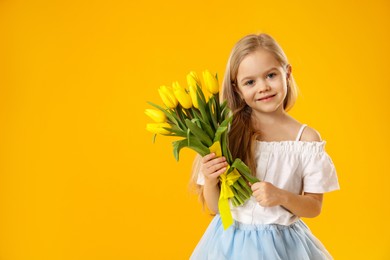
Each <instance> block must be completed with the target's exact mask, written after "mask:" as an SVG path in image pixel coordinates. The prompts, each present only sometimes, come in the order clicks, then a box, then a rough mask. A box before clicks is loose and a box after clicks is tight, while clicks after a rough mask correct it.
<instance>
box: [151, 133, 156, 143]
mask: <svg viewBox="0 0 390 260" xmlns="http://www.w3.org/2000/svg"><path fill="white" fill-rule="evenodd" d="M156 136H157V134H154V135H153V137H152V143H155V142H156Z"/></svg>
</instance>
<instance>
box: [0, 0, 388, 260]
mask: <svg viewBox="0 0 390 260" xmlns="http://www.w3.org/2000/svg"><path fill="white" fill-rule="evenodd" d="M389 11H390V5H389V3H388V2H387V1H351V0H349V1H335V0H330V1H248V0H243V1H194V2H187V1H155V2H150V1H144V2H140V1H119V0H115V1H108V2H107V1H74V0H69V1H47V0H46V1H45V0H37V1H8V0H3V1H1V2H0V37H1V38H0V259H5V260H14V259H28V260H30V259H31V260H33V259H34V260H35V259H39V260H43V259H50V260H52V259H58V260H60V259H74V260H76V259H83V260H85V259H188V257H189V255H190V254H191V252H192V250H193V248H194V247H195V245H196V244H197V242H198V241H199V239H200V237H201V236H202V234H203V232H204V230H205V229H206V227H207V225H208V223H209V222H210V216H208V215H207V213H205V212H202V209H201V206H200V204H199V203H198V202H197V198H196V196H195V195H194V194H192V193H190V192H189V191H188V186H187V184H188V180H189V177H190V170H191V163H192V159H193V157H194V153H193V152H192V151H189V150H184V151H183V152H182V154H181V160H180V162H179V163H177V162H175V160H174V158H173V154H172V152H171V141H172V139H171V138H167V137H158V138H157V142H156V143H155V144H152V134H150V133H148V132H146V130H145V124H146V123H147V122H150V120H149V119H148V118H147V117H146V116H145V115H144V114H143V111H144V109H146V108H150V106H149V105H147V103H146V101H152V102H156V103H160V99H159V96H158V93H157V88H158V87H159V86H160V85H163V84H165V85H169V84H171V82H172V81H174V80H178V81H179V82H180V83H181V84H183V85H184V84H185V76H186V75H187V73H188V72H189V71H190V70H195V71H197V72H198V73H200V72H201V71H202V70H204V69H209V70H211V71H212V72H218V73H219V75H220V78H222V76H223V73H224V69H225V64H226V61H227V58H228V55H229V53H230V50H231V48H232V47H233V45H234V43H235V42H236V41H237V40H238V39H239V38H241V37H242V36H244V35H246V34H248V33H259V32H266V33H269V34H271V35H272V36H273V37H274V38H275V39H276V40H277V41H278V42H279V43H280V45H281V46H282V47H283V49H284V50H285V52H286V54H287V56H288V58H289V61H290V63H291V64H292V67H293V75H294V76H295V79H296V81H297V83H298V86H299V88H300V93H301V95H300V97H299V99H298V102H297V103H296V105H295V107H294V108H293V110H292V111H291V115H293V116H294V117H295V118H296V119H298V120H299V121H300V122H302V123H307V124H309V125H310V126H312V127H314V128H315V129H317V130H318V131H319V132H320V133H321V135H322V138H323V139H325V140H327V146H326V149H327V151H328V153H329V154H330V155H331V157H332V159H333V161H334V163H335V165H336V169H337V171H338V176H339V180H340V185H341V190H340V191H337V192H333V193H329V194H327V195H326V196H325V201H324V206H323V212H322V214H321V215H320V216H319V217H317V218H315V219H305V221H306V223H307V224H308V225H309V226H310V228H311V229H312V231H313V233H314V234H315V235H316V236H317V237H318V238H319V239H320V240H321V241H322V242H323V243H324V244H325V246H326V247H327V248H328V250H329V251H330V252H331V253H332V254H333V256H334V257H335V259H389V258H390V249H389V244H390V243H389V242H390V241H389V236H388V234H389V232H390V228H389V225H388V224H387V221H386V220H387V219H388V216H389V211H390V207H389V205H390V203H389V199H390V195H389V183H390V177H389V176H390V171H389V164H388V161H389V159H388V155H389V153H388V149H389V145H390V143H389V137H388V133H389V130H390V129H389V118H390V117H389V112H390V110H389V108H388V106H387V104H388V103H387V102H388V99H389V94H390V91H389V88H390V84H389V83H390V80H389V77H388V75H389V73H388V67H389V66H388V64H389V60H390V51H389V47H388V46H389V44H390V41H389V38H390V33H389V32H390V30H389V22H390V16H389V13H390V12H389Z"/></svg>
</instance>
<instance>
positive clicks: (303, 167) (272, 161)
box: [197, 124, 340, 225]
mask: <svg viewBox="0 0 390 260" xmlns="http://www.w3.org/2000/svg"><path fill="white" fill-rule="evenodd" d="M305 126H306V125H305V124H304V125H302V127H301V129H300V130H299V133H298V135H297V138H296V140H295V141H280V142H263V141H257V142H256V150H255V151H256V155H255V158H256V162H257V172H256V177H257V178H258V179H260V180H262V181H266V182H270V183H272V184H273V185H275V186H276V187H278V188H281V189H284V190H288V191H290V192H293V193H295V194H302V192H311V193H324V192H329V191H334V190H338V189H340V187H339V183H338V179H337V174H336V169H335V167H334V164H333V162H332V159H331V158H330V157H329V155H328V154H327V153H326V151H325V144H326V141H320V142H305V141H299V139H300V137H301V134H302V131H303V129H304V127H305ZM197 183H198V184H199V185H204V175H203V173H202V172H200V173H199V175H198V180H197ZM230 208H231V212H232V216H233V218H234V219H235V220H237V221H239V222H242V223H245V224H271V223H276V224H280V225H290V224H292V223H294V222H295V221H297V220H298V219H299V217H298V216H295V215H293V214H292V213H290V212H289V211H287V210H286V209H284V208H283V207H281V206H275V207H262V206H260V205H259V203H258V202H257V201H256V199H255V198H254V197H253V196H251V197H250V199H248V201H247V202H246V203H245V204H244V205H242V206H238V207H234V206H232V204H230Z"/></svg>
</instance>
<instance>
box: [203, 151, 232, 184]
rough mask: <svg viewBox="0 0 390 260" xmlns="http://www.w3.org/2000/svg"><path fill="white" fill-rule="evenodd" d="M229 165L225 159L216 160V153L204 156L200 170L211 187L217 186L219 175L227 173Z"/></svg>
mask: <svg viewBox="0 0 390 260" xmlns="http://www.w3.org/2000/svg"><path fill="white" fill-rule="evenodd" d="M227 165H228V164H227V162H226V159H225V157H218V158H216V157H215V154H214V153H211V154H208V155H206V156H204V157H203V158H202V166H201V168H200V169H201V171H202V173H203V174H204V177H205V182H207V183H208V184H211V185H217V184H218V182H219V175H221V174H222V173H224V172H225V171H226V167H227Z"/></svg>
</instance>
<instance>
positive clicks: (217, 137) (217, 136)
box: [213, 126, 227, 143]
mask: <svg viewBox="0 0 390 260" xmlns="http://www.w3.org/2000/svg"><path fill="white" fill-rule="evenodd" d="M226 130H227V127H226V126H225V127H221V126H220V127H218V129H217V132H215V136H214V140H213V142H214V143H215V142H216V141H220V142H221V135H222V134H223V133H224V132H225V131H226Z"/></svg>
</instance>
